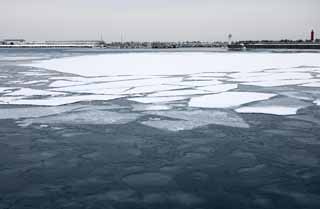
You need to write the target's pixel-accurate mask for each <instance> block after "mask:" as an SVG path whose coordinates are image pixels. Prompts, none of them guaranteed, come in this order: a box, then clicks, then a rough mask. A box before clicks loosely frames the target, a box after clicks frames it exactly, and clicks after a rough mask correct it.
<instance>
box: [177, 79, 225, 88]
mask: <svg viewBox="0 0 320 209" xmlns="http://www.w3.org/2000/svg"><path fill="white" fill-rule="evenodd" d="M221 83H222V82H221V81H217V80H210V81H182V82H180V83H179V85H183V86H190V87H197V86H210V85H217V84H221Z"/></svg>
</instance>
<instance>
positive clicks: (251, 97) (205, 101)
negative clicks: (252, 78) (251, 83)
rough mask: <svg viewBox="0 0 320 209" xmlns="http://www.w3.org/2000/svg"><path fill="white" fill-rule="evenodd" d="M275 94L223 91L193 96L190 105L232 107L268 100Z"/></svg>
mask: <svg viewBox="0 0 320 209" xmlns="http://www.w3.org/2000/svg"><path fill="white" fill-rule="evenodd" d="M274 96H276V94H267V93H256V92H223V93H219V94H213V95H205V96H200V97H194V98H191V100H190V102H189V106H190V107H202V108H232V107H237V106H240V105H242V104H246V103H250V102H255V101H260V100H266V99H269V98H271V97H274Z"/></svg>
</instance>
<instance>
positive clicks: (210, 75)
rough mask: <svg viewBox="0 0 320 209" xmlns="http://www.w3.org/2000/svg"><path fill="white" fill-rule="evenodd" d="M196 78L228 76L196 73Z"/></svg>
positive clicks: (225, 74)
mask: <svg viewBox="0 0 320 209" xmlns="http://www.w3.org/2000/svg"><path fill="white" fill-rule="evenodd" d="M195 75H196V76H199V77H225V76H227V75H228V74H227V73H213V72H212V73H210V72H208V73H197V74H195Z"/></svg>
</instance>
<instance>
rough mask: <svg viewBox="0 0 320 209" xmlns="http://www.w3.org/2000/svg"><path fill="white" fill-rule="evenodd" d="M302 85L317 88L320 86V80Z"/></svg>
mask: <svg viewBox="0 0 320 209" xmlns="http://www.w3.org/2000/svg"><path fill="white" fill-rule="evenodd" d="M301 86H304V87H316V88H319V87H320V81H317V82H312V83H307V84H303V85H301Z"/></svg>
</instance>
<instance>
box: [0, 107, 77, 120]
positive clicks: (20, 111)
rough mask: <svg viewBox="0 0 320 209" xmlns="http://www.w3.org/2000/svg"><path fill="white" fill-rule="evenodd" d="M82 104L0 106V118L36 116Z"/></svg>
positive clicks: (50, 113)
mask: <svg viewBox="0 0 320 209" xmlns="http://www.w3.org/2000/svg"><path fill="white" fill-rule="evenodd" d="M81 107H83V106H79V105H78V106H76V105H73V106H59V107H23V108H0V119H20V118H37V117H43V116H48V115H56V114H61V113H65V112H68V111H72V110H76V109H79V108H81Z"/></svg>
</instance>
